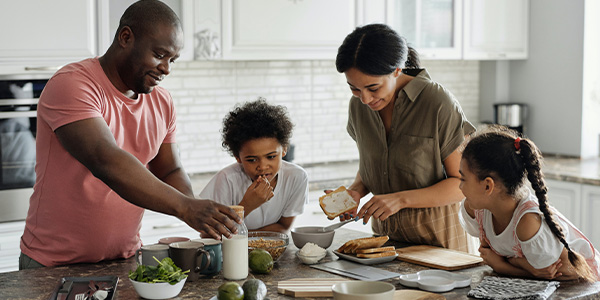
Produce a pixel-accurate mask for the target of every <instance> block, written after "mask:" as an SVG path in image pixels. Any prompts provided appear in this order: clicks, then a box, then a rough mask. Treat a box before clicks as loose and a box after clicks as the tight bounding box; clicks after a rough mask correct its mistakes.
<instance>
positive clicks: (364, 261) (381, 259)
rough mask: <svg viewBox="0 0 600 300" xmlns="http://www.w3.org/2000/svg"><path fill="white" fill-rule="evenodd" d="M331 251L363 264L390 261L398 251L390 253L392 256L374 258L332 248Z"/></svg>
mask: <svg viewBox="0 0 600 300" xmlns="http://www.w3.org/2000/svg"><path fill="white" fill-rule="evenodd" d="M333 253H335V255H337V256H338V257H340V258H343V259H346V260H350V261H353V262H357V263H360V264H363V265H374V264H381V263H385V262H390V261H392V260H394V259H396V257H398V253H396V255H392V256H385V257H375V258H360V257H356V256H355V255H351V254H344V253H340V252H338V251H337V250H333Z"/></svg>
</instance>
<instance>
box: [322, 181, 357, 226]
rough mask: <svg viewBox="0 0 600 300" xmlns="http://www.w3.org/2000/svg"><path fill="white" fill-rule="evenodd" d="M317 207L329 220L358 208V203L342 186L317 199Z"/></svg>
mask: <svg viewBox="0 0 600 300" xmlns="http://www.w3.org/2000/svg"><path fill="white" fill-rule="evenodd" d="M319 205H320V206H321V209H322V210H323V212H324V213H325V214H326V215H327V217H328V218H329V219H333V218H335V217H337V216H339V215H341V214H343V213H346V212H349V211H352V210H354V209H356V208H358V203H356V201H354V198H352V196H350V193H348V190H346V187H344V186H340V187H339V188H337V189H336V190H335V191H333V192H331V193H329V194H325V195H323V196H321V197H319Z"/></svg>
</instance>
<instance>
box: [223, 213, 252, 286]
mask: <svg viewBox="0 0 600 300" xmlns="http://www.w3.org/2000/svg"><path fill="white" fill-rule="evenodd" d="M229 207H230V208H232V209H233V210H235V212H236V213H237V214H238V216H240V218H242V220H243V219H244V207H243V206H240V205H232V206H229ZM236 224H237V223H236ZM222 248H223V250H222V251H223V277H225V279H229V280H241V279H245V278H246V277H248V228H247V227H246V224H244V222H242V224H237V233H236V234H234V235H233V236H232V237H231V238H229V239H228V238H223V245H222Z"/></svg>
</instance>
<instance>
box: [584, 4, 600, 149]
mask: <svg viewBox="0 0 600 300" xmlns="http://www.w3.org/2000/svg"><path fill="white" fill-rule="evenodd" d="M598 16H600V1H597V0H586V1H585V32H584V37H585V43H584V52H583V57H584V64H583V116H582V118H583V121H582V139H581V156H582V157H592V156H598V154H599V151H600V149H599V148H600V146H599V145H598V144H599V142H600V18H599V17H598Z"/></svg>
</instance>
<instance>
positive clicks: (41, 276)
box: [0, 228, 600, 300]
mask: <svg viewBox="0 0 600 300" xmlns="http://www.w3.org/2000/svg"><path fill="white" fill-rule="evenodd" d="M364 236H366V233H364V232H358V231H354V230H349V229H345V228H340V229H337V230H336V233H335V238H334V242H333V244H332V246H331V247H330V248H329V249H328V250H329V251H328V254H327V256H326V257H325V258H324V259H323V260H322V262H326V261H331V260H336V259H337V256H336V255H335V254H333V253H332V252H331V251H332V250H333V249H337V248H338V247H339V246H341V245H342V244H343V243H344V242H346V241H347V240H350V239H355V238H359V237H364ZM389 244H391V245H394V243H389ZM395 245H396V246H397V247H402V246H407V245H401V244H395ZM297 250H298V248H296V247H295V246H294V244H293V243H292V242H291V240H290V245H289V246H288V249H287V250H286V251H285V253H284V254H283V256H282V257H281V258H280V259H279V261H278V262H277V263H276V264H275V267H274V268H273V270H272V271H271V273H270V274H266V275H259V274H253V273H250V275H249V276H248V278H253V277H254V278H258V279H260V280H262V281H263V282H264V283H265V284H266V285H267V289H268V294H267V297H268V298H270V299H293V298H291V297H288V296H284V295H282V294H278V293H277V282H278V281H282V280H290V279H293V278H345V277H341V276H338V275H335V274H332V273H328V272H325V271H321V270H317V269H314V268H311V267H309V266H308V265H304V264H302V263H301V262H300V261H299V260H298V258H297V257H296V255H295V254H296V252H297ZM374 266H375V267H378V268H382V269H385V270H388V271H392V272H397V273H401V274H410V273H415V272H418V271H422V270H426V269H429V268H428V267H424V266H420V265H415V264H412V263H407V262H402V261H399V260H394V261H392V262H388V263H383V264H379V265H374ZM135 268H136V263H135V261H134V260H133V259H132V258H130V259H124V260H115V261H106V262H100V263H96V264H77V265H70V266H60V267H48V268H41V269H35V270H23V271H17V272H8V273H0V299H3V300H4V299H50V297H51V295H52V294H53V292H54V290H55V289H56V287H57V284H58V283H59V282H60V279H61V278H62V277H98V276H109V275H112V276H118V277H119V284H118V288H117V291H116V294H115V297H114V299H138V298H139V296H138V295H137V293H136V292H135V290H134V288H133V286H132V285H131V282H130V281H129V278H128V277H127V274H128V272H129V270H134V269H135ZM454 272H457V273H459V274H464V275H468V276H470V277H471V279H472V283H471V287H475V286H477V285H478V284H479V282H481V280H482V278H483V277H484V276H488V275H495V274H494V273H493V271H492V270H491V268H489V267H487V266H484V265H482V266H477V267H472V268H468V269H463V270H458V271H454ZM243 281H244V280H241V281H238V282H239V283H240V284H241V283H243ZM386 281H388V282H390V283H392V284H394V285H395V286H396V289H405V288H407V287H404V286H402V285H401V284H400V283H399V282H398V280H397V279H388V280H386ZM224 282H226V280H225V279H223V276H222V274H218V275H216V276H213V277H205V278H201V279H199V280H197V281H194V282H186V283H185V286H184V288H183V290H182V291H181V293H180V294H179V296H178V297H176V298H174V299H210V298H211V297H213V296H215V295H216V293H217V289H218V287H219V286H220V285H221V284H223V283H224ZM469 291H470V288H469V287H466V288H460V289H454V290H452V291H449V292H446V293H442V295H443V296H445V297H446V298H447V299H474V298H468V297H467V293H468V292H469ZM550 299H600V282H596V283H593V284H583V283H574V282H563V283H561V285H560V287H559V288H558V289H557V290H556V291H555V292H554V294H552V297H551V298H550Z"/></svg>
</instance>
